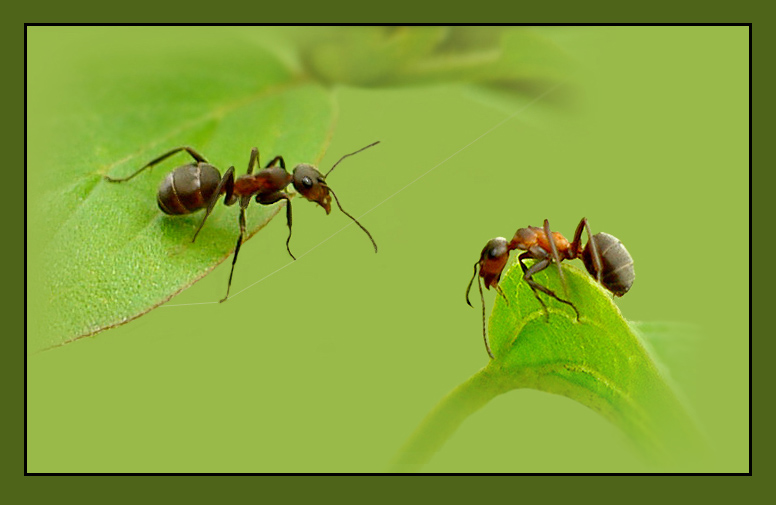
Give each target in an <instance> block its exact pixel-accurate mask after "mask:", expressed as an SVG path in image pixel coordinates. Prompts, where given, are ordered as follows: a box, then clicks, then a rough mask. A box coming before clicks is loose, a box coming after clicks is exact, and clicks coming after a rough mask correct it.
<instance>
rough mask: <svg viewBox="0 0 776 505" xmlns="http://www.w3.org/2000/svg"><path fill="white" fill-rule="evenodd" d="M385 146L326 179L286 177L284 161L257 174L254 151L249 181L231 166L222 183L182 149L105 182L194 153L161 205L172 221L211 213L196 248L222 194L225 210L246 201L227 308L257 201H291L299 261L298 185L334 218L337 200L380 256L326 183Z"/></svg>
mask: <svg viewBox="0 0 776 505" xmlns="http://www.w3.org/2000/svg"><path fill="white" fill-rule="evenodd" d="M379 143H380V142H379V141H377V142H374V143H372V144H369V145H368V146H366V147H363V148H361V149H359V150H358V151H355V152H352V153H350V154H346V155H345V156H343V157H342V158H340V159H339V161H337V163H335V164H334V166H332V167H331V168H330V169H329V171H328V172H326V174H325V175H324V174H322V173H320V172H319V171H318V169H317V168H316V167H314V166H313V165H310V164H307V163H301V164H299V165H297V166H296V167H294V171H293V174H289V173H288V172H287V171H286V162H285V161H284V160H283V157H282V156H275V157H274V158H272V160H271V161H270V162H269V163H268V164H267V166H266V167H265V168H264V169H262V170H259V171H258V172H257V173H256V174H253V169H254V167H255V166H257V165H259V166H260V164H259V150H258V148H256V147H254V148H253V149H252V150H251V158H250V161H249V162H248V172H247V173H246V174H245V175H241V176H239V177H237V179H235V177H234V166H231V167H229V169H228V170H227V171H226V173H225V174H224V176H223V178H222V177H221V172H219V171H218V169H217V168H216V167H214V166H213V165H211V164H209V163H208V162H207V160H206V159H205V158H204V157H203V156H202V155H201V154H199V153H198V152H197V151H195V150H194V149H192V148H191V147H187V146H183V147H176V148H175V149H173V150H171V151H168V152H166V153H164V154H162V155H161V156H159V157H157V158H155V159H153V160H151V161H149V162H148V163H147V164H146V165H144V166H143V167H141V168H140V169H139V170H138V171H136V172H135V173H133V174H132V175H130V176H128V177H124V178H121V179H114V178H113V177H109V176H105V178H106V179H107V180H108V181H109V182H125V181H128V180H130V179H132V178H133V177H135V176H136V175H138V174H139V173H140V172H142V171H143V170H145V169H147V168H150V167H153V166H154V165H156V164H158V163H161V162H162V161H164V160H166V159H167V158H169V157H170V156H172V155H174V154H177V153H179V152H181V151H186V152H187V153H189V155H191V157H192V158H194V161H195V162H194V163H189V164H188V165H183V166H180V167H178V168H176V169H175V170H173V171H172V172H170V173H169V174H167V177H165V179H164V180H163V181H162V183H161V185H160V186H159V191H158V193H157V196H156V201H157V203H158V204H159V208H160V209H161V210H162V212H164V213H165V214H169V215H182V214H191V213H192V212H196V211H198V210H201V209H207V210H206V211H205V217H203V218H202V222H201V223H200V224H199V227H198V228H197V231H196V232H195V233H194V237H193V238H192V239H191V241H192V242H194V241H195V240H196V239H197V235H198V234H199V231H200V230H201V229H202V226H203V225H204V224H205V221H206V220H207V218H208V216H209V215H210V213H211V212H212V211H213V208H214V207H215V206H216V203H217V202H218V199H219V198H220V197H221V195H222V194H225V196H224V204H225V205H234V204H235V203H236V202H237V201H238V200H239V201H240V217H239V222H240V235H239V236H238V237H237V245H236V246H235V249H234V258H233V259H232V270H231V271H230V272H229V283H228V284H227V286H226V296H224V298H223V299H222V300H221V302H223V301H225V300H226V299H227V298H229V289H230V288H231V286H232V275H234V265H235V263H237V255H238V254H239V252H240V246H241V245H242V242H243V239H244V238H245V209H247V208H248V204H249V203H250V201H251V198H252V197H255V199H256V203H258V204H261V205H272V204H273V203H277V202H279V201H280V200H285V201H286V222H287V223H288V239H286V249H287V250H288V254H290V255H291V257H292V258H294V259H296V257H295V256H294V255H293V254H292V253H291V248H290V245H289V243H290V242H291V222H292V218H291V196H290V195H289V194H288V193H286V192H285V191H284V190H285V188H286V187H287V186H288V185H289V184H293V186H294V189H296V191H298V192H299V194H301V195H302V196H303V197H304V198H306V199H307V200H309V201H311V202H315V203H317V204H318V205H320V206H321V207H323V208H324V210H326V214H329V213H330V212H331V197H332V196H333V197H334V201H335V202H337V207H339V209H340V210H341V211H342V213H343V214H345V215H346V216H348V217H349V218H350V219H352V220H353V222H354V223H356V224H357V225H358V226H359V228H361V229H362V230H364V233H366V234H367V236H368V237H369V240H371V241H372V245H373V246H374V248H375V252H377V244H376V243H375V240H374V238H372V234H371V233H369V231H368V230H367V229H366V228H364V227H363V226H362V225H361V223H359V222H358V220H357V219H356V218H355V217H353V216H351V215H350V214H348V213H347V212H346V211H345V209H343V208H342V205H340V202H339V198H337V195H336V193H334V191H333V190H332V189H331V186H329V185H328V184H327V183H326V177H327V176H328V175H329V174H330V173H331V172H332V171H333V170H334V169H335V168H336V167H337V165H339V164H340V162H341V161H342V160H344V159H345V158H347V157H348V156H353V155H354V154H358V153H360V152H361V151H363V150H365V149H368V148H370V147H372V146H374V145H377V144H379ZM278 164H280V166H278Z"/></svg>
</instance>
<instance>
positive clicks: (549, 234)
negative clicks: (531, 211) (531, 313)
mask: <svg viewBox="0 0 776 505" xmlns="http://www.w3.org/2000/svg"><path fill="white" fill-rule="evenodd" d="M544 233H545V235H547V241H548V242H549V243H550V250H551V251H552V259H553V260H555V264H556V265H558V277H560V283H561V285H562V286H563V293H565V294H566V296H568V294H569V290H568V287H567V286H566V278H565V277H564V276H563V269H562V268H561V266H560V261H561V260H560V254H558V246H557V245H556V244H555V236H553V234H552V232H551V231H550V222H549V221H548V220H547V219H545V220H544Z"/></svg>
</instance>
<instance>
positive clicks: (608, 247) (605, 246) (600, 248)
mask: <svg viewBox="0 0 776 505" xmlns="http://www.w3.org/2000/svg"><path fill="white" fill-rule="evenodd" d="M583 230H586V231H587V237H588V242H587V245H585V247H582V231H583ZM515 249H519V250H521V251H525V252H524V253H522V254H520V255H519V256H518V257H517V260H518V262H519V263H520V268H521V269H522V270H523V279H525V281H526V282H527V283H528V285H529V286H530V287H531V290H532V291H533V294H534V296H536V299H537V300H539V303H541V305H542V307H543V309H544V313H545V315H546V317H547V321H549V320H550V312H549V310H548V309H547V305H546V304H545V303H544V300H542V299H541V297H540V296H539V291H541V292H542V293H544V294H546V295H548V296H551V297H552V298H555V299H556V300H558V301H559V302H561V303H565V304H566V305H569V306H570V307H571V308H572V309H574V312H575V313H576V315H577V321H579V310H577V307H576V306H575V305H574V304H573V303H572V302H570V301H569V300H564V299H562V298H560V297H559V296H558V295H557V294H556V293H555V292H554V291H552V290H551V289H550V288H548V287H546V286H542V285H541V284H539V283H538V282H536V281H535V280H533V276H534V275H535V274H537V273H538V272H541V271H542V270H544V269H545V268H547V267H548V266H549V265H550V263H552V262H555V264H556V265H557V267H558V275H559V277H560V280H561V283H562V284H563V288H564V290H565V289H566V281H565V278H564V276H563V270H562V269H561V266H560V262H561V261H563V260H567V259H568V260H572V259H576V258H581V259H582V262H583V263H584V264H585V268H587V271H588V272H589V273H590V275H592V276H593V277H595V278H596V280H597V281H598V283H599V284H601V285H602V286H603V287H605V288H606V289H607V290H608V291H610V292H611V293H612V294H613V295H614V296H622V295H624V294H625V293H627V292H628V290H629V289H630V288H631V286H632V285H633V280H634V279H635V273H634V270H633V258H631V255H630V254H629V253H628V251H627V249H625V246H624V245H622V242H620V241H619V240H618V239H617V238H616V237H613V236H612V235H609V234H608V233H597V234H595V235H593V234H592V233H590V226H589V225H588V224H587V219H585V218H582V220H581V221H580V222H579V225H578V226H577V230H576V231H575V232H574V240H572V241H571V242H569V241H568V240H567V239H566V237H564V236H563V235H561V234H560V233H558V232H554V231H551V230H550V222H549V221H548V220H546V219H545V220H544V227H543V228H538V227H536V226H529V227H528V228H520V229H519V230H517V232H515V236H514V237H512V240H510V241H509V242H507V239H505V238H504V237H497V238H494V239H492V240H490V241H488V243H487V244H486V245H485V248H484V249H483V250H482V253H481V254H480V259H479V260H478V261H477V262H476V263H475V264H474V274H473V275H472V279H471V280H470V281H469V285H468V287H467V288H466V303H468V304H469V306H470V307H473V306H472V304H471V302H470V301H469V292H470V291H471V287H472V283H473V282H474V279H475V277H477V269H478V268H479V278H478V279H477V285H478V287H479V289H480V299H481V300H482V337H483V339H484V340H485V349H486V350H487V351H488V355H489V356H490V357H491V358H493V353H492V352H491V349H490V344H489V343H488V337H487V331H486V324H485V297H484V295H483V292H482V281H483V280H484V281H485V288H486V289H490V288H491V287H493V288H494V289H495V290H496V292H497V293H498V294H499V295H501V296H503V297H504V299H505V300H506V299H507V298H506V296H505V295H504V292H503V291H502V290H501V287H499V285H498V282H499V280H500V279H501V272H502V271H503V270H504V267H505V266H506V264H507V260H508V259H509V252H510V251H514V250H515ZM527 259H533V260H535V261H534V263H533V264H532V265H531V266H530V267H529V266H527V265H526V264H525V260H527ZM507 303H508V302H507Z"/></svg>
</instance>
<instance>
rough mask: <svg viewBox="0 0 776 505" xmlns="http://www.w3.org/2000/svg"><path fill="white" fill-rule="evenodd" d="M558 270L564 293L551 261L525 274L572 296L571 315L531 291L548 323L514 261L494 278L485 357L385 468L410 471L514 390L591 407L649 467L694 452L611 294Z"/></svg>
mask: <svg viewBox="0 0 776 505" xmlns="http://www.w3.org/2000/svg"><path fill="white" fill-rule="evenodd" d="M563 271H564V274H565V279H566V282H567V285H568V296H566V295H565V294H564V290H563V286H562V284H561V283H560V280H559V277H558V273H557V270H556V269H555V267H554V265H551V267H550V268H548V269H546V270H544V271H542V272H540V273H539V274H537V275H534V279H535V280H536V281H537V282H539V283H540V284H542V285H544V286H547V287H549V288H550V289H552V290H553V291H555V293H556V294H558V295H559V296H560V297H561V298H564V299H567V300H570V301H571V302H573V303H574V304H575V305H576V307H577V308H578V310H579V312H580V314H581V317H580V319H579V320H577V318H576V315H575V313H574V311H573V309H572V308H571V307H569V306H567V305H565V304H563V303H561V302H558V301H556V300H554V299H552V298H549V297H547V296H545V295H541V296H542V299H543V300H545V303H546V304H547V306H548V310H549V320H548V319H547V313H546V312H545V311H544V310H543V308H542V306H541V305H540V303H539V302H538V300H537V299H536V298H535V296H534V294H533V292H532V291H531V288H530V287H529V286H528V284H527V283H526V282H525V281H524V280H523V273H522V270H521V269H520V267H519V265H517V264H516V263H515V264H514V265H513V266H512V267H511V268H510V269H509V271H508V272H507V273H506V275H504V277H503V278H502V281H501V284H500V286H501V288H502V290H503V291H504V293H505V295H506V300H505V299H504V298H503V297H501V296H498V297H497V299H496V302H495V304H494V308H493V311H492V314H491V317H490V323H489V341H490V345H491V348H492V350H493V354H494V356H495V358H494V359H492V360H491V361H490V362H489V363H488V364H487V365H486V366H485V367H484V368H483V369H482V370H480V371H479V372H477V373H476V374H475V375H474V376H472V377H471V378H470V379H469V380H467V381H466V382H464V383H463V384H461V385H460V386H459V387H457V388H456V389H454V390H453V391H452V392H451V393H450V394H449V395H448V396H447V397H445V398H444V399H443V400H442V401H441V402H440V403H439V404H438V405H437V407H436V408H435V409H434V410H433V411H432V412H431V413H430V414H429V415H428V416H427V418H426V419H425V420H424V422H423V423H422V424H421V426H420V427H419V428H418V429H417V430H416V432H415V434H413V436H412V437H411V438H410V440H409V441H408V442H407V444H406V445H405V446H404V448H403V449H402V450H401V452H400V453H399V455H398V457H397V459H396V461H395V469H397V470H399V471H415V470H418V469H419V468H421V467H422V465H423V464H425V462H426V461H428V460H429V459H430V458H431V457H432V455H433V453H434V452H435V451H436V450H437V449H438V448H439V447H440V446H441V445H442V444H443V443H444V442H445V441H446V440H447V438H448V437H450V436H452V434H453V433H454V431H455V429H456V428H457V427H458V426H459V425H460V424H461V423H462V422H463V421H464V420H465V419H466V417H468V416H469V415H471V414H472V413H474V412H475V411H476V410H479V409H480V408H482V407H483V406H485V405H486V404H487V402H488V401H490V400H491V399H492V398H494V397H495V396H498V395H500V394H503V393H506V392H508V391H512V390H514V389H521V388H532V389H537V390H540V391H545V392H548V393H552V394H558V395H563V396H566V397H568V398H571V399H573V400H575V401H577V402H580V403H582V404H583V405H586V406H587V407H589V408H591V409H593V410H595V411H596V412H598V413H600V414H601V415H602V416H604V417H605V418H606V419H608V420H609V421H611V422H612V423H614V424H615V425H616V426H618V427H619V428H620V429H621V430H622V431H623V432H624V433H626V434H627V435H628V437H629V439H630V440H631V441H632V442H633V443H634V445H635V447H637V448H638V449H639V450H640V451H641V453H642V454H643V455H644V456H645V458H646V460H647V461H649V462H651V463H653V464H655V465H658V466H661V467H664V465H671V464H675V463H676V462H677V461H680V460H681V461H685V460H686V459H687V458H688V457H697V455H698V453H699V452H700V451H702V450H703V442H702V440H701V437H700V435H699V433H698V430H697V427H696V425H695V423H694V421H693V419H692V418H691V417H690V415H689V414H688V412H687V410H686V407H685V406H684V405H683V404H682V402H681V401H680V400H679V398H678V397H677V395H676V393H675V392H674V391H673V390H672V388H671V386H670V382H669V380H668V377H667V376H666V375H665V373H664V372H663V371H661V369H660V368H659V367H658V366H657V365H656V363H655V361H654V360H653V358H652V356H650V354H649V352H648V351H647V350H646V348H645V346H644V344H643V343H642V341H641V340H640V339H639V337H638V336H637V335H636V334H635V333H634V332H633V331H632V330H631V328H630V326H629V325H628V323H627V322H626V321H625V319H623V317H622V315H621V313H620V311H619V309H618V308H617V306H616V305H615V304H614V302H613V300H612V297H611V295H610V294H609V293H608V292H606V291H605V290H604V289H603V288H602V287H601V286H600V285H599V284H598V283H597V282H595V280H594V279H593V278H591V277H590V276H589V275H588V274H587V273H586V272H583V271H581V270H579V269H577V268H575V267H574V266H570V265H567V264H564V265H563ZM507 300H508V302H507ZM647 327H648V326H647ZM515 457H516V458H519V457H520V456H519V455H516V456H515Z"/></svg>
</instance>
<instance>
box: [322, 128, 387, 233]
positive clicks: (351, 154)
mask: <svg viewBox="0 0 776 505" xmlns="http://www.w3.org/2000/svg"><path fill="white" fill-rule="evenodd" d="M379 143H380V141H379V140H378V141H377V142H374V143H372V144H369V145H368V146H366V147H362V148H361V149H359V150H358V151H356V152H354V153H350V154H346V155H345V156H343V157H342V158H340V159H339V161H338V162H337V163H335V164H334V166H333V167H331V168H330V169H329V171H328V172H326V174H325V175H324V176H323V177H324V178H326V177H328V175H329V174H330V173H331V172H332V170H334V169H335V168H336V167H337V165H339V164H340V162H341V161H342V160H344V159H345V158H347V157H348V156H353V155H354V154H358V153H360V152H361V151H363V150H364V149H369V148H370V147H372V146H376V145H377V144H379ZM341 208H342V207H340V209H341ZM342 212H345V211H344V210H343V211H342ZM359 226H361V225H359ZM361 227H362V228H363V226H361ZM364 231H366V230H364ZM367 233H369V232H367ZM373 242H374V241H373Z"/></svg>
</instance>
